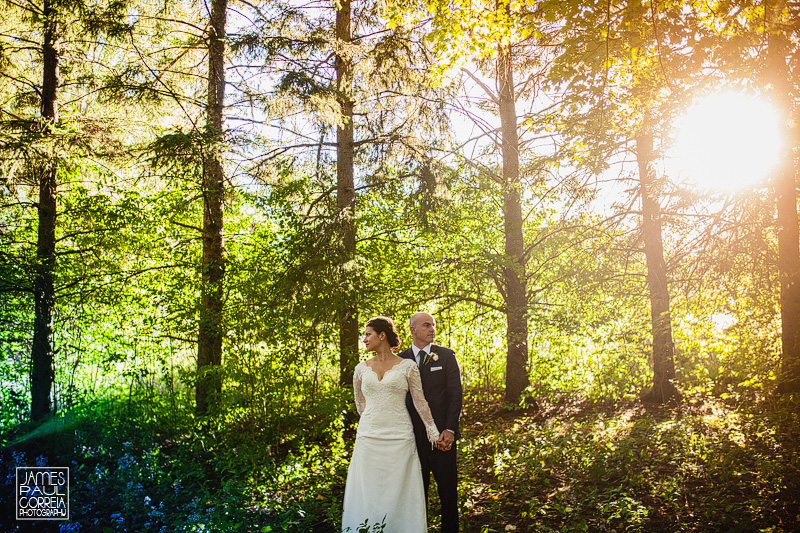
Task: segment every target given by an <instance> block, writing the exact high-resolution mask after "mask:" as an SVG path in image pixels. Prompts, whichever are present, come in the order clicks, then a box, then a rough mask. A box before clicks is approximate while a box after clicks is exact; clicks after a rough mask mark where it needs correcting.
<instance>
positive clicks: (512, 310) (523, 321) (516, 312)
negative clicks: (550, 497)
mask: <svg viewBox="0 0 800 533" xmlns="http://www.w3.org/2000/svg"><path fill="white" fill-rule="evenodd" d="M513 68H514V67H513V63H512V56H511V45H510V44H508V45H503V44H501V45H500V46H499V48H498V61H497V86H498V96H499V99H500V128H501V131H502V150H503V225H504V231H505V265H504V272H503V275H504V281H505V288H506V294H505V304H506V343H507V347H508V352H507V356H506V395H505V400H506V402H508V403H511V404H518V403H519V401H520V398H521V396H522V393H523V391H524V390H525V389H526V388H527V387H528V385H529V384H530V381H529V380H528V300H527V282H526V281H527V280H526V275H525V263H526V261H525V245H524V239H523V233H522V202H521V193H520V181H519V137H518V134H517V111H516V105H515V97H514V70H513Z"/></svg>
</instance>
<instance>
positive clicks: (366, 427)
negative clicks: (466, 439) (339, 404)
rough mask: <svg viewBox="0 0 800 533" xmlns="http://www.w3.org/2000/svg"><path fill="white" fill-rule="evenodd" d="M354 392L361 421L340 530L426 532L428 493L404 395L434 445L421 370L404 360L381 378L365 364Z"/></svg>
mask: <svg viewBox="0 0 800 533" xmlns="http://www.w3.org/2000/svg"><path fill="white" fill-rule="evenodd" d="M353 388H354V392H355V400H356V407H357V409H358V414H359V415H361V419H360V421H359V423H358V431H357V433H356V443H355V447H354V448H353V456H352V458H351V460H350V468H349V469H348V471H347V485H346V487H345V491H344V514H343V516H342V531H349V532H350V533H357V532H367V531H368V532H369V533H374V532H378V531H383V533H421V532H425V531H427V514H426V510H425V490H424V489H423V486H422V471H421V469H420V464H419V457H418V456H417V446H416V444H415V443H414V431H413V429H412V426H411V417H410V416H409V414H408V410H407V409H406V392H409V391H410V392H411V398H412V399H413V401H414V407H415V408H416V409H417V412H418V413H419V414H420V417H421V418H422V421H423V422H424V424H425V427H426V431H427V433H428V440H430V441H431V443H434V442H436V441H437V440H438V438H439V431H438V430H437V429H436V424H435V423H434V421H433V417H432V416H431V411H430V409H429V408H428V403H427V402H426V401H425V396H424V394H423V393H422V382H421V380H420V377H419V369H418V368H417V365H416V364H415V363H414V361H413V360H410V359H403V360H402V361H401V362H400V363H398V364H396V365H395V366H393V367H392V368H390V369H389V370H387V371H386V373H385V374H384V375H383V378H382V379H378V375H377V374H376V373H375V371H374V370H373V369H372V368H370V367H369V366H367V364H366V363H364V362H361V363H359V364H358V366H356V369H355V372H354V375H353ZM381 523H383V524H385V527H384V529H383V530H381V529H380V524H381ZM374 526H377V527H375V529H373V527H374ZM365 528H366V529H365Z"/></svg>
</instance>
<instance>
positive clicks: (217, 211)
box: [195, 0, 228, 415]
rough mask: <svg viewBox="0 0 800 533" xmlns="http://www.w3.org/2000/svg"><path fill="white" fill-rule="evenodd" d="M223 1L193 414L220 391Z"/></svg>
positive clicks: (215, 42)
mask: <svg viewBox="0 0 800 533" xmlns="http://www.w3.org/2000/svg"><path fill="white" fill-rule="evenodd" d="M227 13H228V2H227V0H213V1H212V3H211V17H210V19H209V23H208V35H207V37H206V42H207V46H208V88H207V94H206V99H207V100H206V102H207V103H206V151H205V153H204V154H203V184H202V192H203V259H202V287H201V292H202V296H201V303H200V317H199V324H198V325H199V327H198V335H197V389H196V407H195V409H196V412H197V413H198V414H200V415H203V414H206V413H207V412H208V410H209V407H210V405H209V404H210V403H211V402H212V401H214V399H215V396H216V395H219V393H220V392H221V391H222V382H221V375H220V365H221V364H222V337H223V323H222V322H223V316H222V308H223V279H224V275H225V264H224V261H225V258H224V250H223V240H222V235H223V204H224V201H225V169H224V167H223V161H224V143H225V130H224V128H225V120H224V119H225V81H226V76H225V48H226V41H227V34H226V29H225V25H226V21H227Z"/></svg>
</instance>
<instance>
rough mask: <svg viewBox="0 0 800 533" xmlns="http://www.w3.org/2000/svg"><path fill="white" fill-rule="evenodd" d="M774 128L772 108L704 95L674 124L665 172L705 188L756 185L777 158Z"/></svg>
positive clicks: (736, 97) (747, 99)
mask: <svg viewBox="0 0 800 533" xmlns="http://www.w3.org/2000/svg"><path fill="white" fill-rule="evenodd" d="M780 123H781V120H780V115H779V113H778V112H777V111H776V110H775V108H774V107H772V106H771V105H770V104H769V103H768V102H766V101H765V100H763V99H761V98H758V97H756V96H748V95H745V94H739V93H722V94H716V95H713V96H709V97H707V98H705V99H703V100H701V101H699V102H698V103H697V104H695V105H694V106H693V107H692V108H691V109H689V111H688V112H687V113H686V115H684V116H683V117H682V119H681V120H679V122H678V124H677V128H676V133H677V135H676V144H675V148H674V152H673V157H672V161H671V164H670V166H672V167H673V168H672V169H671V171H672V172H673V173H675V175H676V177H678V178H681V179H684V178H685V179H689V180H692V181H694V182H696V183H698V184H699V185H700V186H701V187H703V188H708V189H726V190H737V189H743V188H746V187H752V186H756V185H758V184H761V183H763V182H764V181H765V180H766V178H767V177H768V176H769V174H770V172H771V171H772V170H773V169H774V168H775V163H776V162H777V161H778V158H779V156H780V152H781V149H782V145H783V138H782V135H781V128H780Z"/></svg>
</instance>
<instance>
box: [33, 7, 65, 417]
mask: <svg viewBox="0 0 800 533" xmlns="http://www.w3.org/2000/svg"><path fill="white" fill-rule="evenodd" d="M43 30H44V35H43V36H44V41H43V46H42V55H43V58H42V65H43V75H42V119H43V123H44V124H43V127H44V128H45V130H49V129H50V128H51V127H52V125H53V124H55V123H56V122H57V121H58V63H59V51H58V27H57V25H56V22H55V16H54V13H53V8H52V6H51V4H50V2H47V1H46V2H45V4H44V28H43ZM57 180H58V166H57V162H56V161H54V160H50V161H45V162H44V167H43V169H42V174H41V177H40V178H39V205H38V212H39V213H38V214H39V227H38V232H37V241H36V259H37V262H36V273H35V278H34V319H33V346H32V350H31V419H32V420H40V419H42V418H44V417H46V416H47V415H48V414H50V411H51V402H50V394H51V390H52V384H53V380H54V373H53V311H54V309H55V305H56V294H55V287H54V284H53V271H54V269H55V263H56V255H55V251H56V194H57V192H56V191H57V185H58V183H57Z"/></svg>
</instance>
